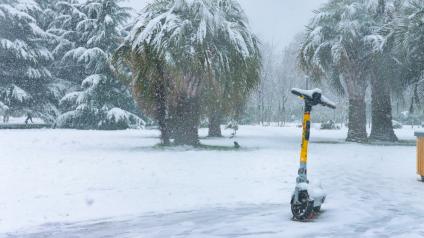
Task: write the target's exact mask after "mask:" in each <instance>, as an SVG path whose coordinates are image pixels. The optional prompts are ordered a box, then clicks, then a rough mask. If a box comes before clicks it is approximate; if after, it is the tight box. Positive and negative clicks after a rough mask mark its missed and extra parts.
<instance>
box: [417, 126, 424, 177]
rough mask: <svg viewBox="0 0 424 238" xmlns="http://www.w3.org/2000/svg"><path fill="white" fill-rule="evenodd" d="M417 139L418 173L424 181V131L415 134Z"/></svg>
mask: <svg viewBox="0 0 424 238" xmlns="http://www.w3.org/2000/svg"><path fill="white" fill-rule="evenodd" d="M415 136H416V137H417V173H418V175H419V176H421V180H422V181H424V131H423V132H415Z"/></svg>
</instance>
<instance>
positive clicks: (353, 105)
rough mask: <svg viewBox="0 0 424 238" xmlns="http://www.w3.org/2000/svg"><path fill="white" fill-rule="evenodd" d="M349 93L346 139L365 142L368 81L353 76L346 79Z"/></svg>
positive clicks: (366, 138) (366, 139)
mask: <svg viewBox="0 0 424 238" xmlns="http://www.w3.org/2000/svg"><path fill="white" fill-rule="evenodd" d="M346 84H347V87H348V88H347V90H348V93H349V123H348V127H349V129H348V134H347V138H346V141H349V142H359V143H364V142H367V141H368V137H367V116H366V104H365V91H366V81H365V80H363V79H361V78H360V77H352V78H350V79H349V81H346Z"/></svg>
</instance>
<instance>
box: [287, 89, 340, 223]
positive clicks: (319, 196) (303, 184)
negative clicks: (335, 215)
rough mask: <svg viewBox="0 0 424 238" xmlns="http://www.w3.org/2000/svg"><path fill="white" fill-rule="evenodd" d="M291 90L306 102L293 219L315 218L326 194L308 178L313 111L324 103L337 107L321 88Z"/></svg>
mask: <svg viewBox="0 0 424 238" xmlns="http://www.w3.org/2000/svg"><path fill="white" fill-rule="evenodd" d="M291 92H292V93H293V94H294V95H296V96H299V97H300V98H301V99H303V100H304V102H305V112H304V115H303V134H302V148H301V152H300V168H299V170H298V176H297V179H296V187H295V190H294V193H293V195H292V198H291V202H290V203H291V211H292V213H293V219H294V220H297V221H305V220H308V219H311V218H313V217H314V216H315V215H316V214H317V213H319V212H320V210H321V205H322V204H323V203H324V201H325V198H326V194H325V193H324V192H323V191H319V192H316V191H314V190H312V189H311V188H309V181H308V178H307V166H306V165H307V162H308V144H309V137H310V130H311V111H312V108H313V107H314V106H316V105H322V106H325V107H329V108H332V109H335V108H336V105H335V103H333V102H332V101H331V100H329V99H328V98H326V97H325V96H323V95H322V91H321V89H313V90H302V89H298V88H293V89H292V90H291Z"/></svg>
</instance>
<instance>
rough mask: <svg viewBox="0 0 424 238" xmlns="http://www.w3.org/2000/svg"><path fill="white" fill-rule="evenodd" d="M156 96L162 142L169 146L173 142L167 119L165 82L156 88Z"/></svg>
mask: <svg viewBox="0 0 424 238" xmlns="http://www.w3.org/2000/svg"><path fill="white" fill-rule="evenodd" d="M156 96H157V98H156V101H157V102H156V114H157V120H158V124H159V130H160V132H161V141H162V144H163V145H165V146H169V145H170V144H171V142H170V133H169V127H168V122H167V118H166V114H167V105H166V96H165V86H164V85H163V81H161V82H160V83H159V85H158V86H157V88H156Z"/></svg>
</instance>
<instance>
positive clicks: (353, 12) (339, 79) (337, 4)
mask: <svg viewBox="0 0 424 238" xmlns="http://www.w3.org/2000/svg"><path fill="white" fill-rule="evenodd" d="M375 5H376V4H375V3H374V5H373V2H369V1H368V0H331V1H330V2H329V3H327V4H325V5H324V6H323V7H322V8H321V9H320V10H319V11H317V12H316V14H315V17H314V18H313V20H312V21H311V23H310V24H309V26H308V32H307V34H306V37H305V39H304V43H303V45H302V47H301V50H300V55H299V58H300V65H301V67H302V69H303V70H304V71H305V72H306V73H307V74H310V75H311V76H312V78H313V79H317V80H320V79H325V80H328V81H329V82H330V84H332V85H333V86H335V88H336V89H338V90H339V91H340V92H342V93H346V94H347V96H348V98H349V124H348V126H349V131H348V136H347V141H354V142H365V141H367V131H366V114H365V108H366V104H365V93H366V88H367V82H368V81H367V80H368V74H367V66H368V63H369V62H368V59H369V57H370V51H369V47H368V46H367V44H366V43H365V40H364V39H365V37H366V36H368V35H370V34H371V32H372V28H371V27H369V26H372V23H373V20H374V19H373V17H374V15H373V14H369V12H370V8H373V7H374V8H375V7H376V6H375Z"/></svg>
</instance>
